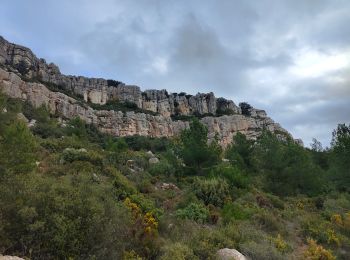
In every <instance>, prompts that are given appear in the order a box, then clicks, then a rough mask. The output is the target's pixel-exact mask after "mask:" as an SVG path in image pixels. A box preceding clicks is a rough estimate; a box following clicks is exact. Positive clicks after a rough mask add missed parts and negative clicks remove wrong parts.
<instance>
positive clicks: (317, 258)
mask: <svg viewBox="0 0 350 260" xmlns="http://www.w3.org/2000/svg"><path fill="white" fill-rule="evenodd" d="M307 243H308V248H307V249H306V251H305V252H304V257H305V259H307V260H335V259H336V258H335V256H333V255H332V253H331V251H329V250H327V249H325V248H323V246H321V245H318V244H317V243H316V241H315V240H313V239H308V240H307Z"/></svg>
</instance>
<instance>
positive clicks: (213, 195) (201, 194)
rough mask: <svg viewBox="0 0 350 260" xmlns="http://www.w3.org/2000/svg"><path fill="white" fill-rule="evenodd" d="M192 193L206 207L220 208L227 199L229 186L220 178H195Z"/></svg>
mask: <svg viewBox="0 0 350 260" xmlns="http://www.w3.org/2000/svg"><path fill="white" fill-rule="evenodd" d="M193 192H194V194H195V195H196V196H197V198H198V199H200V200H202V201H203V202H204V204H206V205H209V204H212V205H214V206H218V207H221V206H222V205H224V203H225V201H226V200H228V199H229V186H228V184H227V182H226V181H225V180H224V179H221V178H212V179H200V178H196V179H195V181H194V183H193Z"/></svg>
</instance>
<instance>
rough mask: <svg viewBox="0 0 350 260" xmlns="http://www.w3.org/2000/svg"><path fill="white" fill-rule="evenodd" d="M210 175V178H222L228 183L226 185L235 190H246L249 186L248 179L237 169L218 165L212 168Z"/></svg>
mask: <svg viewBox="0 0 350 260" xmlns="http://www.w3.org/2000/svg"><path fill="white" fill-rule="evenodd" d="M210 175H211V176H212V177H222V178H224V179H226V180H227V181H228V183H229V184H230V185H231V186H233V187H237V188H247V187H248V185H249V182H250V180H249V177H248V176H247V175H244V174H243V173H242V172H241V171H240V170H239V169H238V168H237V167H234V166H226V165H223V164H222V165H219V166H218V167H216V168H214V169H213V170H212V171H211V173H210Z"/></svg>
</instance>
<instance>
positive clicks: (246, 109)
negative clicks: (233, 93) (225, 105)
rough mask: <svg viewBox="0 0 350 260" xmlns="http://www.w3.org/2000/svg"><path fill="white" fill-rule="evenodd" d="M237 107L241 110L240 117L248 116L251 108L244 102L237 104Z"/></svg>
mask: <svg viewBox="0 0 350 260" xmlns="http://www.w3.org/2000/svg"><path fill="white" fill-rule="evenodd" d="M239 107H240V108H241V110H242V115H246V116H250V109H252V108H253V107H252V106H251V105H249V104H248V103H246V102H242V103H239Z"/></svg>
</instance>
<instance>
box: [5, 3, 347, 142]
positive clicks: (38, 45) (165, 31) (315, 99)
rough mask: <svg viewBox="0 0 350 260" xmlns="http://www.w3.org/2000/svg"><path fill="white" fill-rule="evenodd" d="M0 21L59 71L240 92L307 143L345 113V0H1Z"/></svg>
mask: <svg viewBox="0 0 350 260" xmlns="http://www.w3.org/2000/svg"><path fill="white" fill-rule="evenodd" d="M0 24H1V28H0V35H2V36H3V37H4V38H5V39H7V40H9V41H10V42H14V43H17V44H21V45H24V46H26V47H29V48H31V49H32V50H33V52H34V53H35V54H36V55H37V56H38V57H40V58H44V59H46V61H47V62H54V63H55V64H57V65H58V66H59V67H60V70H61V72H62V73H64V74H70V75H83V76H88V77H102V78H108V79H109V78H110V79H115V80H119V81H123V82H125V83H126V84H134V85H138V86H140V88H141V89H142V90H145V89H167V90H168V91H170V92H181V91H184V92H187V93H189V94H196V93H197V92H201V93H206V92H214V93H215V95H216V96H217V97H220V96H221V97H225V98H227V99H232V100H233V101H234V102H235V103H236V104H238V103H239V102H244V101H245V102H248V103H250V104H251V105H253V106H254V107H256V108H260V109H264V110H266V111H267V113H268V115H269V116H270V117H272V118H273V119H274V120H275V121H276V122H279V123H280V124H281V125H282V127H284V128H286V129H287V130H288V131H289V132H291V133H292V135H293V136H294V138H301V139H302V140H303V141H304V144H305V145H306V146H308V145H309V144H310V143H311V141H312V138H316V139H318V140H319V141H321V142H322V144H323V145H324V146H328V145H329V142H330V140H331V133H332V130H333V129H335V128H336V126H337V124H338V123H350V1H348V0H328V1H326V0H289V1H288V0H259V1H256V0H128V1H127V0H99V1H93V0H60V1H57V0H1V2H0Z"/></svg>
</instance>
